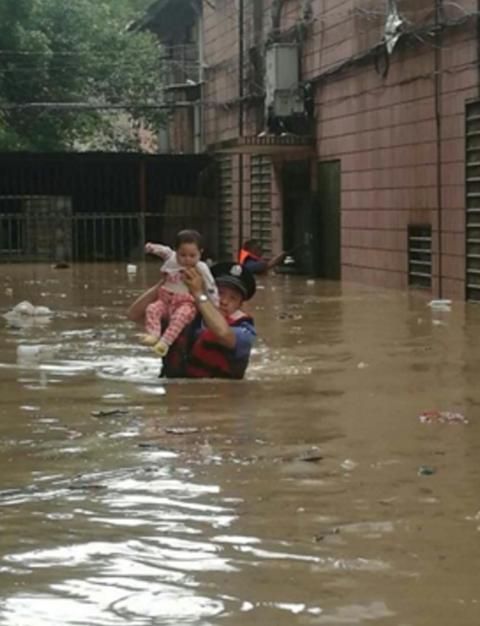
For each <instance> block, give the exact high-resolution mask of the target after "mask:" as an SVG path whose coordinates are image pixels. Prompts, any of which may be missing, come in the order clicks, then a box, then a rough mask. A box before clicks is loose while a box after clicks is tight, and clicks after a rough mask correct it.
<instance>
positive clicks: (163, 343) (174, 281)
mask: <svg viewBox="0 0 480 626" xmlns="http://www.w3.org/2000/svg"><path fill="white" fill-rule="evenodd" d="M145 252H146V253H147V254H154V255H155V256H158V257H160V258H161V259H162V260H163V265H162V267H161V270H160V271H161V274H162V277H163V281H162V282H161V283H159V285H158V287H157V293H156V296H157V297H156V300H155V301H154V302H151V303H150V304H148V306H147V307H146V310H145V333H146V334H144V335H143V337H142V338H141V340H142V343H144V344H145V345H148V346H153V350H154V351H155V352H156V353H157V354H158V355H159V356H161V357H164V356H165V355H166V354H167V352H168V351H169V349H170V346H171V345H172V344H173V343H174V341H175V340H176V338H177V337H178V336H179V335H180V333H181V332H182V331H183V329H184V328H185V327H186V326H188V325H189V324H190V323H191V322H192V321H193V320H194V318H195V316H196V314H197V309H196V306H195V301H194V298H193V296H192V295H191V293H190V292H189V290H188V287H187V285H186V284H185V283H184V273H185V271H186V270H187V269H190V268H192V267H195V268H197V270H198V272H199V273H200V275H201V276H202V277H203V281H204V284H205V293H206V294H207V296H208V298H210V299H211V300H212V301H213V302H214V303H215V304H217V303H218V291H217V287H216V285H215V280H214V278H213V276H212V274H211V272H210V269H209V267H208V265H207V264H206V263H203V262H202V261H200V257H201V255H202V238H201V235H200V234H199V233H197V231H195V230H182V231H180V232H179V233H178V235H177V237H176V241H175V250H172V248H169V247H168V246H164V245H162V244H158V243H150V242H149V243H147V244H145ZM165 320H168V324H167V326H166V328H165V329H164V330H163V329H162V321H165Z"/></svg>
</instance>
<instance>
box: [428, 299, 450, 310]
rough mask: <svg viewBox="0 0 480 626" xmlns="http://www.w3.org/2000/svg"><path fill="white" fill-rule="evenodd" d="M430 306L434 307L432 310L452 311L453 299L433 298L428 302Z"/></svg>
mask: <svg viewBox="0 0 480 626" xmlns="http://www.w3.org/2000/svg"><path fill="white" fill-rule="evenodd" d="M428 306H429V307H430V308H431V309H432V311H446V312H448V311H451V309H452V301H451V300H432V301H431V302H429V303H428Z"/></svg>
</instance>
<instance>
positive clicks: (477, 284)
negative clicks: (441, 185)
mask: <svg viewBox="0 0 480 626" xmlns="http://www.w3.org/2000/svg"><path fill="white" fill-rule="evenodd" d="M466 126H467V128H466V132H467V142H466V145H467V154H466V160H465V162H466V193H467V198H466V221H465V231H466V233H465V235H466V287H467V288H466V297H467V300H476V301H477V302H480V102H472V103H470V104H468V105H467V123H466Z"/></svg>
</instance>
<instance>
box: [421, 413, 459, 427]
mask: <svg viewBox="0 0 480 626" xmlns="http://www.w3.org/2000/svg"><path fill="white" fill-rule="evenodd" d="M418 419H419V420H420V421H421V422H422V424H468V419H467V418H466V417H465V416H464V415H462V414H461V413H454V412H452V411H424V412H423V413H422V414H421V415H419V416H418Z"/></svg>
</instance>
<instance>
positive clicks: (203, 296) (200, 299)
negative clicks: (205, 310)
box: [196, 293, 208, 304]
mask: <svg viewBox="0 0 480 626" xmlns="http://www.w3.org/2000/svg"><path fill="white" fill-rule="evenodd" d="M196 300H197V302H198V303H199V304H203V303H204V302H208V296H207V294H206V293H201V294H200V295H198V296H197V297H196Z"/></svg>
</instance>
